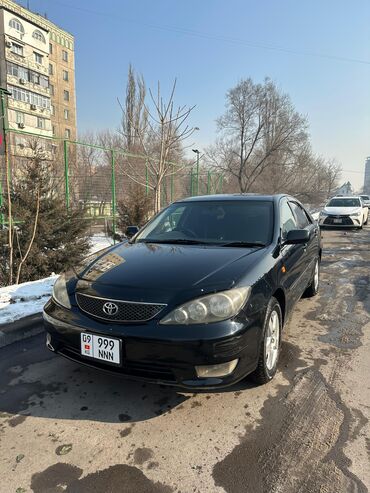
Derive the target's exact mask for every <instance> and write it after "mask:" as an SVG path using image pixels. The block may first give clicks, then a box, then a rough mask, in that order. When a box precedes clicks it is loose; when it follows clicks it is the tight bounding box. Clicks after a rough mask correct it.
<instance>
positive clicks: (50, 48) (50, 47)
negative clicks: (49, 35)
mask: <svg viewBox="0 0 370 493" xmlns="http://www.w3.org/2000/svg"><path fill="white" fill-rule="evenodd" d="M49 53H50V55H52V54H53V45H52V44H51V43H49Z"/></svg>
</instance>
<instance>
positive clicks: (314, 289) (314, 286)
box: [303, 259, 320, 298]
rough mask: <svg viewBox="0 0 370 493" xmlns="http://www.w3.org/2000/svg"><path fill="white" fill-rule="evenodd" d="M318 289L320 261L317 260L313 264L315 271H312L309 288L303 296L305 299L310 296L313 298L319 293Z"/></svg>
mask: <svg viewBox="0 0 370 493" xmlns="http://www.w3.org/2000/svg"><path fill="white" fill-rule="evenodd" d="M319 287H320V261H319V259H317V260H316V263H315V269H314V271H313V276H312V280H311V282H310V284H309V286H308V287H307V289H306V291H305V292H304V293H303V296H304V297H305V298H311V297H312V296H315V295H316V294H317V293H318V292H319Z"/></svg>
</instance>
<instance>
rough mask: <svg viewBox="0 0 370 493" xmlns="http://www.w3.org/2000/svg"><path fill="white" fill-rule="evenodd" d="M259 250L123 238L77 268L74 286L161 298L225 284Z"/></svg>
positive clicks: (118, 294) (230, 282) (238, 274)
mask: <svg viewBox="0 0 370 493" xmlns="http://www.w3.org/2000/svg"><path fill="white" fill-rule="evenodd" d="M261 250H264V249H259V248H257V249H256V248H234V247H214V246H211V247H209V246H198V245H196V246H195V245H186V246H183V245H170V244H148V243H133V244H130V243H128V242H126V243H122V244H119V245H117V246H115V247H113V248H111V249H109V250H108V251H106V252H104V253H103V254H102V255H101V256H98V257H97V258H95V259H94V260H93V261H92V262H91V263H89V264H88V265H85V266H83V267H80V268H79V269H77V270H76V274H77V276H78V278H79V279H80V281H79V282H78V284H77V290H79V291H84V292H87V293H90V294H92V293H94V294H99V295H101V296H105V297H111V298H113V297H114V298H116V299H127V300H140V301H145V300H150V301H161V302H167V301H168V300H169V299H171V298H173V296H174V294H175V293H176V292H187V291H189V292H200V293H201V292H203V290H204V292H205V291H208V292H210V291H212V290H221V289H229V288H231V287H232V286H233V285H234V284H235V282H237V281H238V280H239V279H240V278H241V277H243V276H244V275H245V273H246V272H247V270H248V268H249V267H252V266H253V265H255V262H256V258H257V257H258V256H259V255H260V254H261V253H260V252H261Z"/></svg>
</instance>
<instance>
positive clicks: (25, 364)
mask: <svg viewBox="0 0 370 493" xmlns="http://www.w3.org/2000/svg"><path fill="white" fill-rule="evenodd" d="M13 346H14V347H11V346H10V347H9V348H3V349H1V352H0V416H2V417H7V415H10V416H9V419H10V425H11V424H12V422H14V425H16V424H17V423H19V421H22V420H23V419H26V417H27V416H34V417H42V418H49V419H67V420H91V421H99V422H109V423H135V422H139V421H145V420H149V419H152V418H155V417H157V416H161V415H163V414H166V413H171V412H172V411H173V410H174V409H176V408H179V407H181V406H182V405H183V404H184V402H185V401H188V400H189V399H192V398H194V397H196V396H197V395H198V394H209V395H210V396H212V394H217V395H219V394H220V393H229V392H234V393H238V394H239V393H240V392H242V391H247V390H248V389H250V388H253V387H254V386H255V385H254V384H253V382H251V381H250V380H248V379H244V380H243V381H241V382H239V383H238V384H236V385H234V386H232V387H228V388H226V389H215V390H214V391H209V390H201V391H199V392H198V391H194V392H187V391H182V390H181V389H180V390H179V389H177V388H175V387H170V386H164V385H155V384H148V383H143V382H139V381H134V380H127V379H125V378H123V377H120V376H116V375H111V374H108V373H105V372H102V371H99V370H95V369H93V368H89V367H84V366H82V365H79V364H78V363H75V362H72V361H69V360H66V359H64V358H62V357H61V356H58V355H54V354H53V353H50V352H49V351H48V350H47V349H46V348H45V345H44V336H43V335H40V336H37V337H34V338H32V340H28V341H23V343H17V344H15V345H13ZM5 350H7V351H6V352H5ZM4 354H5V357H4V356H3V355H4ZM14 415H16V416H14Z"/></svg>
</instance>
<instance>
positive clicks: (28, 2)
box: [27, 0, 30, 10]
mask: <svg viewBox="0 0 370 493" xmlns="http://www.w3.org/2000/svg"><path fill="white" fill-rule="evenodd" d="M27 8H28V10H30V0H27Z"/></svg>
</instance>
